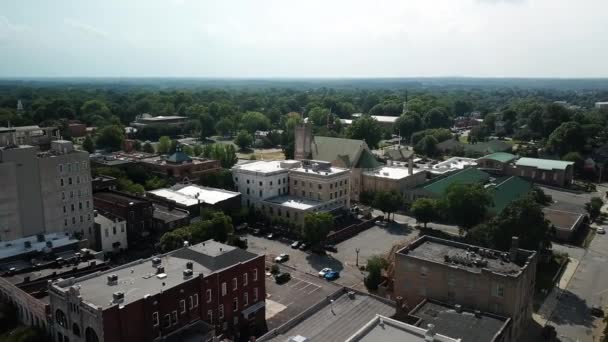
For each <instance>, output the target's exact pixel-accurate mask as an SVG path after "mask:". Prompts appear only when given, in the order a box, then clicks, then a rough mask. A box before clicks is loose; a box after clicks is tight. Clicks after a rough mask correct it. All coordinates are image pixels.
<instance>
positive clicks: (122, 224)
mask: <svg viewBox="0 0 608 342" xmlns="http://www.w3.org/2000/svg"><path fill="white" fill-rule="evenodd" d="M88 203H89V202H87V204H88ZM90 218H91V214H89V221H90ZM120 232H121V233H124V232H125V224H124V223H121V224H120Z"/></svg>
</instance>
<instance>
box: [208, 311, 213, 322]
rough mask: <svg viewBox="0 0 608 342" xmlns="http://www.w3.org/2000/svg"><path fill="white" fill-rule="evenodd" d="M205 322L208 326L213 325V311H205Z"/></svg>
mask: <svg viewBox="0 0 608 342" xmlns="http://www.w3.org/2000/svg"><path fill="white" fill-rule="evenodd" d="M207 321H209V324H213V310H207Z"/></svg>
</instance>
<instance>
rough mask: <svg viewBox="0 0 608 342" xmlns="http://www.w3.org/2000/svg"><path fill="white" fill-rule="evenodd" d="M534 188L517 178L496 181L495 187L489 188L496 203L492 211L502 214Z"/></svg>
mask: <svg viewBox="0 0 608 342" xmlns="http://www.w3.org/2000/svg"><path fill="white" fill-rule="evenodd" d="M532 188H533V186H532V183H530V182H528V181H526V180H524V179H522V178H519V177H516V176H511V177H507V178H506V179H505V178H503V179H501V180H499V181H496V182H495V185H490V186H488V189H489V190H490V191H491V192H492V196H493V201H494V207H493V208H491V211H493V212H496V213H499V212H501V211H502V210H503V209H504V208H506V207H507V206H508V205H509V204H511V202H513V201H515V200H517V199H519V198H521V197H522V196H524V195H526V194H527V193H529V192H530V191H531V190H532Z"/></svg>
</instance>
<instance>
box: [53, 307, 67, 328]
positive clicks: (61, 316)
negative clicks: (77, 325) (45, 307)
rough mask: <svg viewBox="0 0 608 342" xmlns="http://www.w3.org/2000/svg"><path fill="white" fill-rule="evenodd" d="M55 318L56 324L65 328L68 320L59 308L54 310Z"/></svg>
mask: <svg viewBox="0 0 608 342" xmlns="http://www.w3.org/2000/svg"><path fill="white" fill-rule="evenodd" d="M55 320H56V321H57V324H59V325H60V326H62V327H63V328H66V327H67V325H68V320H67V319H66V318H65V314H64V313H63V311H61V310H59V309H57V311H55Z"/></svg>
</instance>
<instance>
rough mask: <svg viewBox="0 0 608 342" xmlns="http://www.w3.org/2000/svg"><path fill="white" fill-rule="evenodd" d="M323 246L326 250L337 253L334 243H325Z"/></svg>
mask: <svg viewBox="0 0 608 342" xmlns="http://www.w3.org/2000/svg"><path fill="white" fill-rule="evenodd" d="M324 248H325V250H326V251H328V252H332V253H337V252H338V249H337V248H336V245H325V246H324Z"/></svg>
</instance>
